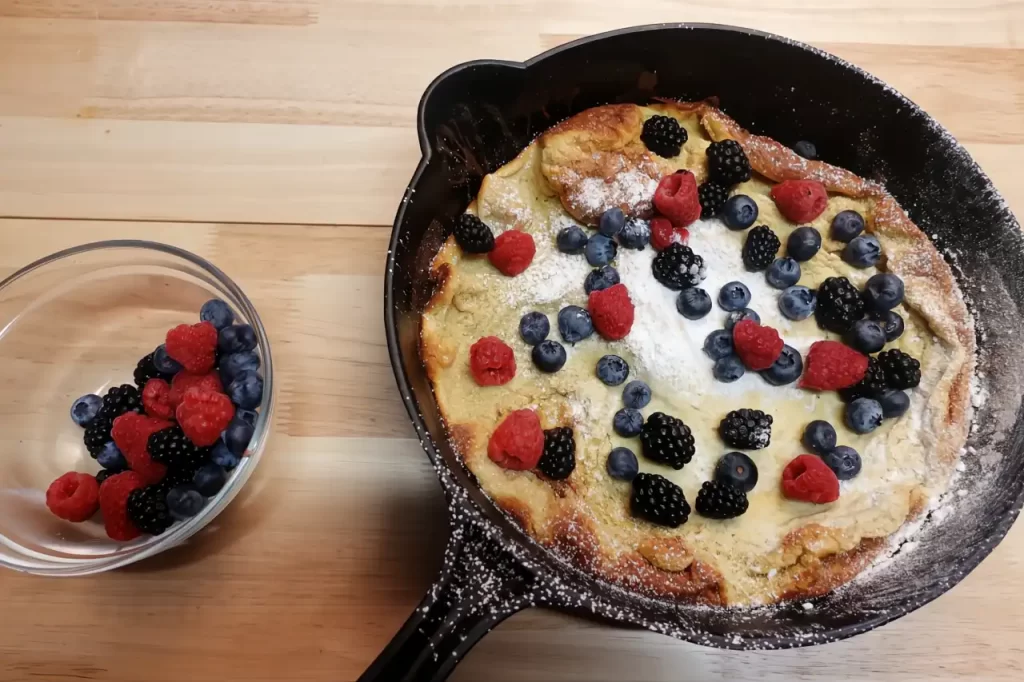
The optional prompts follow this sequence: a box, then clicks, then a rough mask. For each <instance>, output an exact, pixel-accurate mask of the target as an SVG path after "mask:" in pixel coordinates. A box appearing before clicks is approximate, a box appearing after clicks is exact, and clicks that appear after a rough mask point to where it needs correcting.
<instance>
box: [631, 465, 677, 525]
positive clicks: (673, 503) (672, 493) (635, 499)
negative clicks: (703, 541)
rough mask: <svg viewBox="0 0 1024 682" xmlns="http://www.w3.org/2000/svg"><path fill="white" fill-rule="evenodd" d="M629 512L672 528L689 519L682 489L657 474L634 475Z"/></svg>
mask: <svg viewBox="0 0 1024 682" xmlns="http://www.w3.org/2000/svg"><path fill="white" fill-rule="evenodd" d="M629 510H630V513H631V514H632V515H633V516H637V517H640V518H642V519H646V520H648V521H650V522H651V523H656V524H658V525H659V526H670V527H672V528H676V527H677V526H680V525H681V524H684V523H686V520H687V519H688V518H690V505H689V503H687V501H686V498H685V497H684V496H683V489H682V488H680V487H679V486H677V485H676V484H675V483H673V482H672V481H670V480H668V479H667V478H665V477H664V476H659V475H658V474H637V475H636V478H634V479H633V491H632V493H631V494H630V497H629Z"/></svg>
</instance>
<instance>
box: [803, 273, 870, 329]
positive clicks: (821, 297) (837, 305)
mask: <svg viewBox="0 0 1024 682" xmlns="http://www.w3.org/2000/svg"><path fill="white" fill-rule="evenodd" d="M814 316H815V318H816V319H817V320H818V325H819V326H820V327H822V328H823V329H827V330H828V331H830V332H835V333H836V334H845V333H846V332H847V331H849V330H850V327H852V326H853V323H854V322H856V321H857V320H859V319H861V318H862V317H864V299H863V298H862V297H861V295H860V292H859V291H857V287H855V286H853V284H851V283H850V280H848V279H846V278H845V277H829V278H827V279H826V280H825V281H824V282H822V283H821V285H820V286H819V287H818V303H817V306H816V307H815V310H814Z"/></svg>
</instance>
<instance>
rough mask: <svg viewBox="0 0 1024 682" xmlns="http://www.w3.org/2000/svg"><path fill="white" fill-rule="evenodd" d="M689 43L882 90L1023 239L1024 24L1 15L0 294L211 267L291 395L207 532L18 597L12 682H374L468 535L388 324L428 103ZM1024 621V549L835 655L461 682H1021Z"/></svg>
mask: <svg viewBox="0 0 1024 682" xmlns="http://www.w3.org/2000/svg"><path fill="white" fill-rule="evenodd" d="M630 6H632V7H630ZM627 8H629V9H627ZM683 20H685V21H710V22H721V23H731V24H740V25H746V26H751V27H755V28H759V29H764V30H768V31H773V32H778V33H783V34H786V35H789V36H791V37H793V38H796V39H799V40H803V41H806V42H810V43H814V44H815V45H818V46H821V47H823V48H825V49H827V50H830V51H832V52H834V53H836V54H839V55H840V56H842V57H845V58H846V59H849V60H851V61H853V62H855V63H857V64H859V65H860V66H862V67H864V68H866V69H867V70H869V71H871V72H873V73H874V74H876V75H878V76H880V77H881V78H883V79H884V80H886V81H888V82H889V83H891V84H892V85H894V86H895V87H896V88H898V89H900V90H901V91H903V92H904V93H906V94H907V95H908V96H909V97H911V98H912V99H913V100H915V101H916V102H918V103H919V104H921V105H922V106H923V107H924V108H925V109H926V110H928V111H929V112H930V113H931V114H933V115H934V116H935V117H936V118H938V120H939V121H941V122H942V123H943V124H945V125H946V126H947V127H948V128H950V129H951V130H952V131H953V133H954V134H956V135H957V136H958V137H959V138H960V140H961V141H962V142H963V143H964V144H965V145H966V146H967V148H968V149H969V150H970V152H971V153H972V154H973V155H974V157H975V158H976V159H977V160H978V161H979V163H980V164H981V165H982V166H983V167H984V168H985V170H986V171H987V172H988V173H989V174H990V175H991V177H992V178H993V179H994V180H995V183H996V185H997V186H998V187H999V189H1000V190H1001V191H1002V192H1003V194H1004V195H1005V196H1006V197H1007V199H1008V200H1009V202H1010V205H1011V207H1013V208H1014V209H1015V210H1016V212H1017V214H1018V215H1024V173H1021V171H1020V169H1021V163H1022V158H1024V49H1022V47H1024V4H1022V2H1020V0H973V1H971V0H962V1H957V0H888V1H887V2H880V1H879V0H845V2H842V3H833V2H828V0H806V1H802V2H794V1H793V0H760V1H759V2H750V1H749V0H714V1H713V2H712V1H708V2H704V1H701V2H678V1H677V2H670V1H669V0H642V1H637V0H634V1H633V2H623V0H599V1H590V2H583V1H582V0H576V1H574V0H521V1H516V0H219V1H217V2H210V1H209V0H93V1H92V2H75V1H71V0H67V1H65V2H60V1H59V0H0V271H2V272H0V274H6V273H7V272H10V271H11V270H13V269H15V268H17V267H19V266H21V265H23V264H25V263H26V262H28V261H29V260H31V259H33V258H36V257H39V256H42V255H44V254H46V253H49V252H52V251H55V250H57V249H60V248H63V247H66V246H70V245H72V244H76V243H81V242H86V241H92V240H97V239H106V238H112V237H144V238H149V239H156V240H160V241H165V242H169V243H172V244H176V245H179V246H182V247H184V248H187V249H191V250H193V251H195V252H197V253H199V254H200V255H202V256H205V257H207V258H209V259H211V260H212V261H213V262H215V263H217V264H218V265H219V266H220V267H222V268H223V269H224V270H225V271H227V273H228V274H229V275H231V276H232V277H233V278H235V280H236V281H237V282H239V284H240V285H241V286H242V287H243V289H245V290H246V292H247V293H248V294H249V296H250V297H251V298H252V300H253V301H254V303H255V304H256V306H257V308H258V309H259V310H260V312H261V314H262V316H263V319H264V322H265V324H266V326H267V328H268V330H269V333H270V336H271V338H272V345H273V349H274V353H275V364H276V365H277V371H278V376H279V379H278V381H279V386H278V399H279V409H278V412H277V419H276V423H275V425H274V434H273V436H272V438H271V441H270V444H269V447H268V450H267V453H266V456H265V458H264V460H263V462H262V463H261V465H260V467H259V469H258V470H257V471H256V474H255V476H254V477H253V480H252V481H251V483H250V484H249V486H248V488H247V490H246V491H245V492H244V494H243V495H242V497H240V498H239V499H238V500H237V501H236V502H235V503H234V504H233V505H232V506H231V507H230V508H229V509H228V510H227V511H226V512H225V513H224V514H223V515H222V516H221V517H220V518H219V519H218V521H217V522H216V527H215V528H214V529H213V530H212V531H211V532H208V533H205V534H204V535H202V536H201V537H200V538H198V539H196V540H195V541H193V542H192V543H190V544H189V545H188V546H185V547H181V548H178V549H176V550H173V551H170V552H168V553H166V554H165V555H163V556H160V557H157V558H155V559H152V560H150V561H147V562H144V563H143V564H141V565H138V566H135V567H131V568H129V569H126V570H122V571H118V572H115V573H111V574H106V575H101V576H96V577H92V578H83V579H74V580H55V579H42V578H35V577H30V576H22V575H18V574H15V573H13V572H3V573H0V679H2V680H36V679H39V680H64V679H87V680H123V681H125V682H140V681H146V680H157V681H160V680H168V681H170V680H175V681H178V680H190V681H193V682H203V681H206V680H210V681H213V680H217V681H219V680H245V681H253V682H255V681H258V680H267V681H273V682H278V681H281V680H289V681H291V680H295V681H307V680H331V681H335V682H336V681H338V680H351V679H354V678H355V677H356V676H358V675H359V673H360V672H361V671H362V670H363V668H364V667H365V666H366V665H367V664H368V663H369V662H370V661H371V660H372V659H373V657H374V656H375V655H376V653H377V652H378V651H379V650H380V649H381V648H382V647H383V646H384V644H385V643H386V642H387V641H388V639H389V638H390V637H391V636H392V634H393V633H394V632H395V630H396V629H397V628H398V627H399V625H400V624H401V623H402V622H403V621H404V619H405V618H406V616H407V615H408V613H409V612H410V610H411V609H412V608H413V606H414V605H415V604H416V603H417V602H418V601H419V599H420V596H421V594H422V593H423V591H424V589H425V588H426V587H427V585H428V584H429V583H430V582H431V580H432V578H433V576H434V574H435V571H436V570H437V568H438V566H439V564H440V559H441V552H442V549H443V546H444V542H445V538H446V534H447V524H446V519H445V514H444V506H443V501H442V497H441V493H440V490H439V489H438V486H437V483H436V479H435V478H434V475H433V472H432V470H431V469H430V468H429V467H428V466H427V463H426V458H425V457H424V455H423V453H422V451H421V450H420V447H419V444H418V443H417V441H416V440H415V439H414V438H413V432H412V429H411V427H410V426H409V423H408V421H407V419H406V416H405V414H404V411H403V409H402V406H401V404H400V403H399V400H398V396H397V392H396V390H395V387H394V382H393V379H392V376H391V369H390V367H389V365H388V361H387V354H386V348H385V344H384V334H383V324H382V319H381V305H380V293H381V291H382V281H383V280H382V272H383V262H384V255H385V249H386V242H387V238H388V234H389V225H390V222H391V220H392V217H393V215H394V212H395V209H396V206H397V204H398V202H399V200H400V199H401V196H402V193H403V189H404V187H405V183H406V182H407V181H408V179H409V177H410V175H411V173H412V170H413V168H414V167H415V165H416V162H417V159H418V148H417V144H416V136H415V131H414V113H415V107H416V103H417V101H418V99H419V95H420V93H421V92H422V91H423V89H424V87H425V86H426V85H427V84H428V83H429V82H430V80H431V79H432V78H433V77H434V76H435V75H437V74H438V73H440V72H441V71H442V70H444V69H445V68H447V67H449V66H451V65H453V64H455V63H457V62H461V61H464V60H468V59H473V58H481V57H498V58H506V59H516V60H519V59H524V58H527V57H530V56H532V55H534V54H536V53H538V52H540V51H542V50H544V49H546V48H549V47H552V46H554V45H557V44H559V43H562V42H564V41H566V40H568V39H571V38H573V37H576V36H579V35H583V34H588V33H594V32H598V31H603V30H607V29H611V28H616V27H619V26H624V25H629V24H641V23H650V22H661V21H683ZM1022 597H1024V528H1021V525H1020V524H1018V526H1017V527H1016V528H1015V529H1014V530H1013V531H1011V533H1010V535H1009V536H1008V537H1007V539H1006V540H1005V541H1004V542H1003V543H1002V545H1001V546H1000V547H999V548H998V549H997V550H996V551H995V552H994V553H993V555H992V556H991V557H990V558H989V559H987V560H986V561H985V562H984V564H982V566H981V567H980V568H979V569H978V570H976V571H975V572H974V573H973V574H972V575H971V576H969V577H968V578H967V579H966V580H965V581H964V582H963V583H962V584H961V585H959V586H958V587H956V588H955V589H953V590H952V591H951V592H949V593H948V594H947V595H945V596H943V597H942V598H940V599H939V600H938V601H936V602H934V603H932V604H930V605H928V606H926V607H924V608H923V609H921V610H920V611H918V612H916V613H914V614H912V615H910V616H908V617H906V618H904V619H902V620H901V621H898V622H896V623H894V624H892V625H889V626H887V627H884V628H882V629H880V630H877V631H874V632H871V633H868V634H865V635H861V636H860V637H857V638H855V639H853V640H849V641H846V642H842V643H839V644H834V645H829V646H825V647H819V648H815V649H809V650H800V651H790V652H780V653H734V652H726V651H716V650H711V649H704V648H699V647H696V646H692V645H689V644H685V643H681V642H677V641H675V640H672V639H669V638H666V637H662V636H659V635H654V634H650V633H644V632H633V631H624V630H615V629H611V628H608V627H604V626H601V625H596V624H593V623H590V622H587V621H584V620H578V619H574V618H570V617H566V616H562V615H559V614H554V613H548V612H542V611H536V610H534V611H528V612H523V613H520V614H518V615H516V616H514V617H512V618H511V619H510V620H508V621H506V622H505V623H504V624H502V625H501V626H500V627H498V628H497V629H496V630H495V631H494V632H493V633H491V634H490V635H489V636H488V637H487V638H485V639H484V641H483V642H482V643H481V644H480V645H479V646H478V647H477V648H476V649H474V650H473V651H472V652H471V653H470V655H469V656H468V657H467V658H466V660H465V661H464V662H463V664H462V665H461V667H460V668H459V669H458V670H457V672H456V673H455V674H454V676H453V679H455V680H463V681H471V680H516V681H519V680H586V681H588V682H590V681H597V680H609V681H612V680H614V681H621V680H644V681H646V680H779V681H783V680H785V681H789V680H795V679H800V680H868V679H871V680H900V682H907V681H908V680H925V679H927V680H954V679H959V678H961V677H963V676H970V677H971V678H972V679H978V680H980V679H984V680H1019V679H1021V678H1022V677H1024V670H1022V668H1024V643H1022V642H1024V609H1022V608H1021V606H1020V602H1021V599H1022Z"/></svg>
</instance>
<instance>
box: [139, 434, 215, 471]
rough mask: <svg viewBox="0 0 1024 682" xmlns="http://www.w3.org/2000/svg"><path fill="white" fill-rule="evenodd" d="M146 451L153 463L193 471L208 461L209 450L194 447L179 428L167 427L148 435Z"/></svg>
mask: <svg viewBox="0 0 1024 682" xmlns="http://www.w3.org/2000/svg"><path fill="white" fill-rule="evenodd" d="M146 451H147V452H149V456H150V457H152V458H153V461H154V462H159V463H160V464H166V465H167V466H169V467H175V468H179V469H191V470H192V471H195V470H196V469H198V468H199V467H200V466H202V465H203V464H206V462H208V461H209V459H210V452H211V448H201V447H199V446H198V445H195V444H194V443H193V442H192V441H190V440H189V439H188V437H187V436H186V435H185V432H184V431H182V430H181V427H180V426H169V427H167V428H166V429H161V430H160V431H157V432H156V433H154V434H151V435H150V437H149V440H148V441H147V442H146Z"/></svg>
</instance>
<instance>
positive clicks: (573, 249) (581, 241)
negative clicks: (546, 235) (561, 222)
mask: <svg viewBox="0 0 1024 682" xmlns="http://www.w3.org/2000/svg"><path fill="white" fill-rule="evenodd" d="M555 245H556V246H557V247H558V250H559V251H561V252H562V253H567V254H570V255H578V254H581V253H583V249H584V248H586V246H587V233H586V232H584V231H583V230H582V229H581V228H580V227H579V226H577V225H572V226H570V227H565V228H562V229H561V230H559V231H558V235H557V236H556V237H555Z"/></svg>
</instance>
